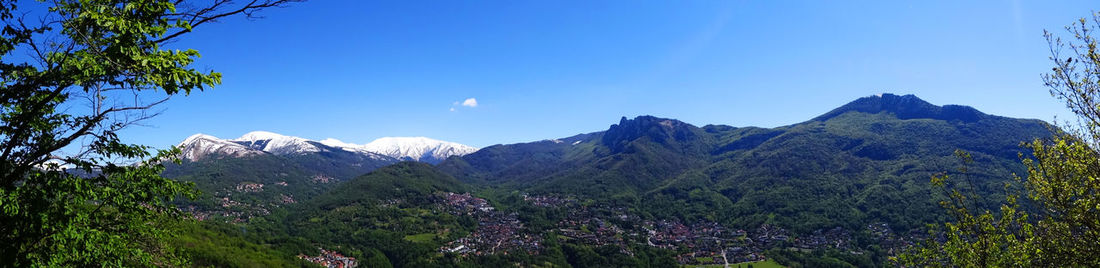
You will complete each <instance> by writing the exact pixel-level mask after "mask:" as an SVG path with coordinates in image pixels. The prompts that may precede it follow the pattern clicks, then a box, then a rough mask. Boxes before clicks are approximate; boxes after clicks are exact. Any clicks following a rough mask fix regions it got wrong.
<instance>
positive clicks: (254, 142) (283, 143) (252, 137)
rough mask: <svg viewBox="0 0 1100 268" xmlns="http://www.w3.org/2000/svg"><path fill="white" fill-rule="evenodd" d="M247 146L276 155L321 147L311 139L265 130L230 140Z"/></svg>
mask: <svg viewBox="0 0 1100 268" xmlns="http://www.w3.org/2000/svg"><path fill="white" fill-rule="evenodd" d="M230 141H233V142H236V143H238V144H241V145H244V146H248V147H249V148H252V149H256V150H261V151H264V152H269V153H273V154H277V155H286V154H303V153H315V152H320V151H321V148H320V147H317V145H315V144H313V143H312V141H310V140H307V139H303V138H299V137H293V136H286V135H282V134H278V133H273V132H267V131H253V132H249V133H246V134H244V136H241V137H240V138H236V139H233V140H230Z"/></svg>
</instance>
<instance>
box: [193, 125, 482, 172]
mask: <svg viewBox="0 0 1100 268" xmlns="http://www.w3.org/2000/svg"><path fill="white" fill-rule="evenodd" d="M178 147H180V148H182V150H183V155H182V158H183V160H189V161H197V160H201V159H203V158H206V157H210V156H216V157H224V156H230V157H242V156H249V155H257V154H262V153H270V154H274V155H303V154H310V153H320V152H327V151H334V150H344V151H348V152H353V153H357V154H361V155H363V156H366V157H369V158H372V159H377V160H389V161H419V162H426V163H433V164H434V163H439V162H441V161H443V160H444V159H446V158H447V157H451V156H462V155H467V154H470V153H473V152H475V151H477V148H475V147H471V146H467V145H463V144H459V143H454V142H446V141H440V140H434V139H429V138H425V137H383V138H379V139H376V140H374V141H372V142H370V143H367V144H363V145H359V144H351V143H345V142H342V141H340V140H337V139H333V138H328V139H324V140H320V141H314V140H308V139H304V138H299V137H293V136H286V135H281V134H277V133H272V132H267V131H253V132H249V133H246V134H244V136H241V137H240V138H236V139H231V140H224V139H219V138H217V137H214V136H210V135H206V134H201V133H200V134H195V135H192V136H191V137H188V138H187V139H185V140H184V141H183V142H181V143H180V144H179V145H178ZM387 158H389V159H387Z"/></svg>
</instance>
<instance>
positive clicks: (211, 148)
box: [178, 133, 263, 161]
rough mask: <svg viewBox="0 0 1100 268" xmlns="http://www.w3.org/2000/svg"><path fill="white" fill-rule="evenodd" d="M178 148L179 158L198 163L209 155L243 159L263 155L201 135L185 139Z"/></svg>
mask: <svg viewBox="0 0 1100 268" xmlns="http://www.w3.org/2000/svg"><path fill="white" fill-rule="evenodd" d="M178 147H180V150H182V155H181V156H180V157H181V158H183V159H185V160H190V161H198V160H201V159H203V158H207V157H210V156H211V155H218V156H230V157H243V156H250V155H257V154H263V152H260V151H256V150H252V149H249V148H248V147H246V146H244V145H240V144H237V143H234V142H230V141H226V140H222V139H219V138H217V137H214V136H210V135H206V134H201V133H200V134H195V135H191V136H190V137H187V139H185V140H183V142H181V143H180V144H179V146H178Z"/></svg>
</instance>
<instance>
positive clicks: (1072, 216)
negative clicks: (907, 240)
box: [896, 13, 1100, 267]
mask: <svg viewBox="0 0 1100 268" xmlns="http://www.w3.org/2000/svg"><path fill="white" fill-rule="evenodd" d="M1066 29H1067V30H1068V32H1069V34H1070V36H1072V39H1070V40H1071V41H1063V40H1062V39H1061V38H1058V37H1055V36H1054V35H1053V34H1051V33H1049V32H1048V33H1046V34H1045V35H1046V37H1047V41H1048V42H1049V44H1050V47H1051V52H1052V53H1053V54H1052V55H1051V60H1052V61H1053V62H1054V68H1052V70H1051V73H1048V74H1045V75H1043V82H1044V84H1045V85H1046V86H1047V87H1048V88H1050V93H1051V95H1053V96H1055V97H1057V98H1059V99H1060V100H1062V101H1065V103H1066V106H1067V107H1069V108H1070V109H1071V110H1072V111H1073V112H1074V113H1075V114H1076V115H1077V120H1078V121H1077V122H1078V123H1079V125H1076V126H1066V128H1067V129H1068V131H1067V132H1065V133H1058V135H1056V136H1055V137H1053V138H1049V139H1036V140H1034V141H1032V142H1030V143H1027V144H1025V146H1026V147H1027V148H1028V149H1030V150H1031V157H1030V158H1024V159H1023V163H1024V165H1026V166H1027V172H1026V173H1021V174H1027V177H1026V178H1017V180H1019V181H1020V184H1022V185H1023V187H1022V189H1020V188H1015V189H1012V188H1008V187H1006V192H1008V193H1009V194H1008V195H1007V197H1004V198H1002V199H1000V200H1004V202H1003V204H1001V206H1000V209H999V210H998V211H997V212H993V211H991V210H989V209H984V208H983V207H980V206H977V205H975V202H976V200H988V199H993V200H998V199H997V198H996V197H992V196H989V195H987V194H984V193H983V192H979V191H975V190H973V189H975V188H977V187H979V186H975V184H974V183H973V181H974V179H973V178H972V177H970V176H969V173H968V172H966V171H968V170H969V168H970V166H972V165H973V161H972V157H971V155H970V154H968V153H966V152H961V151H960V152H959V153H957V154H958V155H959V157H960V158H961V159H962V160H963V161H964V164H965V165H964V167H963V169H962V171H963V172H962V174H961V175H960V176H951V175H948V174H942V175H939V176H936V177H934V178H933V179H932V182H933V183H935V184H937V185H939V186H940V187H941V188H942V189H943V190H944V191H945V192H947V195H948V196H949V197H950V198H949V199H947V200H946V201H943V202H942V204H943V205H944V207H945V208H946V209H947V211H948V214H949V215H950V216H951V218H952V221H950V222H947V223H945V224H943V225H942V226H940V227H941V228H939V229H935V230H933V231H932V232H931V233H932V234H937V233H943V236H944V239H942V240H932V239H930V240H928V241H926V242H925V243H924V245H923V247H919V248H915V249H914V250H912V251H911V252H909V253H907V254H904V255H902V256H900V257H898V258H897V259H896V260H897V261H898V262H899V263H900V264H903V265H907V266H964V267H1095V266H1100V255H1098V253H1100V244H1098V243H1097V241H1100V209H1098V208H1100V198H1098V196H1097V193H1098V191H1100V184H1097V183H1096V178H1098V177H1100V168H1098V167H1100V152H1098V151H1097V149H1098V148H1100V81H1098V80H1096V77H1095V75H1096V74H1097V73H1100V52H1098V51H1097V47H1098V42H1097V40H1096V38H1095V37H1094V32H1095V31H1097V30H1100V13H1094V14H1093V15H1092V19H1091V20H1090V19H1085V18H1082V19H1080V20H1079V21H1077V22H1076V23H1074V24H1073V25H1071V26H1069V27H1067V28H1066ZM1062 53H1068V54H1062ZM1021 197H1023V198H1021ZM1029 208H1033V209H1029Z"/></svg>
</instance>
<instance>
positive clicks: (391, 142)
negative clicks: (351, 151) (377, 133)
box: [362, 137, 478, 163]
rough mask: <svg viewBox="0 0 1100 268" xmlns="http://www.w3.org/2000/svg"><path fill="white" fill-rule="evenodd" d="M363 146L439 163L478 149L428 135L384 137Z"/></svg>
mask: <svg viewBox="0 0 1100 268" xmlns="http://www.w3.org/2000/svg"><path fill="white" fill-rule="evenodd" d="M362 148H363V149H365V150H367V151H371V152H376V153H379V154H384V155H388V156H390V157H393V158H397V159H404V160H413V161H421V162H429V163H438V162H441V161H443V160H444V159H447V157H451V156H463V155H467V154H470V153H473V152H476V151H477V150H478V149H477V148H475V147H471V146H467V145H463V144H459V143H454V142H447V141H441V140H435V139H430V138H426V137H384V138H379V139H376V140H374V141H372V142H370V143H368V144H366V145H363V146H362Z"/></svg>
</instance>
